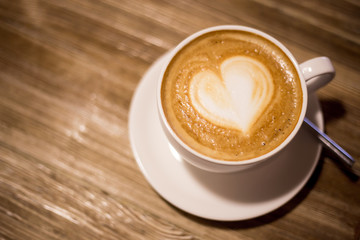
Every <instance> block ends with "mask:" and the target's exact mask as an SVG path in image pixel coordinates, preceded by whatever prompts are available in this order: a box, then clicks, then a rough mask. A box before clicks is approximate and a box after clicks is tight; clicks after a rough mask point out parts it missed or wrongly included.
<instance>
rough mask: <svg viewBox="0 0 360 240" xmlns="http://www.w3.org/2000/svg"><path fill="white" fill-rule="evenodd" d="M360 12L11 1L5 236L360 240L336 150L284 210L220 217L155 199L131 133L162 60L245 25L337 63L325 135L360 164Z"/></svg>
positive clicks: (1, 181) (5, 44)
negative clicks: (138, 95) (148, 79)
mask: <svg viewBox="0 0 360 240" xmlns="http://www.w3.org/2000/svg"><path fill="white" fill-rule="evenodd" d="M359 13H360V2H359V1H356V0H346V1H331V0H327V1H320V0H315V1H295V0H291V1H275V0H257V1H245V0H239V1H235V0H226V1H208V0H199V1H189V0H185V1H170V0H159V1H133V0H129V1H118V0H102V1H95V0H74V1H70V0H63V1H56V0H52V1H45V0H33V1H30V0H23V1H20V0H16V1H6V0H1V1H0V239H86V240H89V239H341V240H343V239H359V237H360V186H359V182H358V181H357V179H356V178H354V177H353V176H352V175H349V174H345V173H344V171H342V170H341V169H340V168H339V167H338V165H337V163H336V162H335V161H334V160H333V159H332V157H331V158H330V157H329V156H331V155H330V154H329V152H327V151H323V152H322V155H321V158H320V161H319V164H318V166H317V168H316V170H315V172H314V173H313V175H312V177H311V178H310V180H309V181H308V182H307V184H306V185H305V187H304V188H303V189H302V190H301V191H300V192H299V193H298V194H297V195H296V196H295V198H293V199H292V200H291V201H290V202H288V203H287V204H285V205H284V206H282V207H280V208H279V209H277V210H275V211H273V212H271V213H269V214H266V215H264V216H261V217H258V218H255V219H251V220H246V221H236V222H221V221H210V220H206V219H202V218H199V217H196V216H193V215H191V214H188V213H186V212H184V211H182V210H180V209H177V208H175V207H173V206H172V204H170V203H168V202H166V201H165V200H164V199H163V198H161V197H160V196H159V195H158V194H157V193H156V192H155V191H154V189H153V188H152V187H151V186H150V184H149V183H148V182H147V180H146V179H145V177H144V176H143V174H142V172H141V171H140V168H139V167H138V165H137V164H136V161H135V157H134V154H133V152H132V150H131V147H130V141H129V132H128V117H129V109H130V103H131V99H132V96H133V93H134V91H135V89H136V87H137V85H138V83H139V82H140V80H141V78H142V76H143V74H144V73H145V72H146V70H147V69H148V68H149V67H150V66H151V65H152V63H153V62H154V61H155V60H156V59H158V58H159V57H160V56H161V55H162V54H164V53H166V52H167V51H168V50H169V49H171V48H173V47H174V46H175V45H176V44H177V43H179V42H180V41H181V40H182V39H184V38H185V37H186V36H188V35H189V34H191V33H194V32H196V31H198V30H200V29H203V28H205V27H209V26H214V25H220V24H238V25H246V26H251V27H255V28H258V29H260V30H263V31H265V32H267V33H269V34H271V35H273V36H274V37H276V38H277V39H279V40H280V41H281V42H283V43H284V44H285V45H286V46H287V47H288V48H289V49H290V50H291V51H292V52H293V54H294V55H295V57H296V58H297V60H298V61H299V62H302V61H304V60H306V59H309V58H312V57H316V56H320V55H326V56H328V57H330V58H331V59H332V61H333V63H334V66H335V68H336V71H337V75H336V77H335V79H334V81H332V82H331V83H330V84H329V85H328V86H326V87H325V88H323V89H321V90H320V91H319V92H318V96H319V99H320V103H321V106H322V109H323V113H324V120H325V129H326V132H327V133H328V134H329V135H330V136H331V137H332V138H333V139H334V140H335V141H336V142H338V143H339V144H340V145H342V146H344V148H345V149H346V150H348V152H349V153H350V154H352V155H353V156H354V157H355V158H356V159H357V160H359V159H360V81H359V73H360V68H359V66H360V14H359ZM357 165H359V162H358V163H357ZM165 181H166V180H165Z"/></svg>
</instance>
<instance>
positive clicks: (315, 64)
mask: <svg viewBox="0 0 360 240" xmlns="http://www.w3.org/2000/svg"><path fill="white" fill-rule="evenodd" d="M219 30H239V31H245V32H250V33H253V34H257V35H260V36H262V37H263V38H265V39H267V40H269V41H271V42H272V43H274V44H275V45H277V46H278V47H279V48H280V49H281V50H282V51H283V52H284V53H285V54H286V55H287V56H288V58H289V59H290V60H291V61H292V63H293V66H294V67H295V68H296V70H297V73H298V75H299V77H300V81H301V90H302V96H303V99H302V105H303V106H302V110H301V113H300V117H299V119H298V122H297V124H296V126H295V128H294V129H293V130H292V132H291V133H290V134H289V135H288V137H287V138H286V139H285V140H284V141H283V142H282V143H281V144H280V145H279V146H277V147H276V148H275V149H273V150H272V151H270V152H268V153H266V154H264V155H261V156H258V157H255V158H251V159H246V160H241V161H224V160H218V159H214V158H211V157H208V156H205V155H203V154H201V153H199V152H197V151H195V150H194V149H193V148H192V147H191V146H188V145H187V144H185V143H184V142H183V141H182V140H181V139H180V138H179V137H178V136H177V135H176V133H175V132H174V130H173V129H172V128H171V126H170V124H169V123H168V121H167V119H166V116H165V113H164V110H163V106H162V100H161V86H162V81H163V76H164V73H165V71H166V69H167V67H168V64H169V63H170V61H171V60H172V58H173V57H174V56H175V55H176V54H177V53H178V52H179V51H180V50H181V49H182V48H183V47H184V46H186V45H187V44H189V43H190V42H191V41H192V40H194V39H196V38H198V37H199V36H202V35H204V34H206V33H209V32H213V31H219ZM334 76H335V70H334V67H333V65H332V63H331V61H330V59H329V58H327V57H317V58H313V59H310V60H308V61H306V62H304V63H302V64H298V63H297V61H296V60H295V58H294V56H293V55H292V54H291V53H290V51H289V50H288V49H287V48H286V47H285V46H284V45H283V44H282V43H280V42H279V41H278V40H276V39H275V38H273V37H271V36H270V35H268V34H266V33H264V32H262V31H259V30H256V29H254V28H250V27H245V26H237V25H223V26H216V27H211V28H207V29H204V30H201V31H199V32H196V33H194V34H192V35H191V36H189V37H188V38H186V39H185V40H183V41H182V42H181V43H180V44H179V45H177V46H176V47H175V48H174V49H173V50H172V51H171V52H170V53H169V56H168V58H167V60H166V61H165V64H164V66H163V69H162V72H161V74H160V79H159V84H158V88H157V106H158V112H159V116H160V117H159V119H160V122H161V125H162V128H163V131H164V133H165V135H166V137H167V139H168V141H169V144H170V146H171V148H172V151H176V152H177V154H178V155H179V156H181V158H182V159H184V160H186V161H187V162H189V163H190V164H192V165H194V166H196V167H198V168H201V169H203V170H206V171H211V172H221V173H226V172H234V171H239V170H244V169H247V168H249V167H252V166H255V165H257V164H259V163H262V162H265V161H266V160H269V159H272V158H273V157H274V155H276V154H278V153H279V152H280V151H281V150H283V149H284V148H285V147H286V146H287V145H288V144H289V143H290V142H291V141H292V140H293V138H294V136H295V135H296V134H297V132H298V131H299V129H300V127H301V125H302V123H303V120H304V117H305V113H306V109H307V105H308V93H309V92H313V91H316V90H317V89H319V88H320V87H322V86H324V85H326V84H327V83H328V82H329V81H331V80H332V79H333V77H334Z"/></svg>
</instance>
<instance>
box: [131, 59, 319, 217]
mask: <svg viewBox="0 0 360 240" xmlns="http://www.w3.org/2000/svg"><path fill="white" fill-rule="evenodd" d="M166 55H167V54H164V55H163V56H161V57H159V58H158V59H157V60H156V61H155V62H154V63H153V64H152V65H151V66H150V67H149V68H148V70H147V71H146V72H145V74H144V75H143V77H142V78H141V80H140V83H139V84H138V86H137V88H136V90H135V92H134V95H133V98H132V101H131V104H130V110H129V137H130V144H131V148H132V151H133V154H134V157H135V160H136V162H137V164H138V166H139V168H140V170H141V172H142V174H143V175H144V176H145V178H146V180H147V181H148V183H149V184H150V185H151V186H152V188H153V189H154V190H155V191H156V192H157V193H158V194H159V195H160V196H161V197H162V198H163V199H164V200H166V201H167V202H169V203H170V204H172V205H173V206H175V207H177V208H179V209H181V210H183V211H185V212H188V213H190V214H192V215H196V216H198V217H202V218H205V219H210V220H217V221H239V220H247V219H252V218H256V217H258V216H262V215H265V214H268V213H270V212H272V211H274V210H276V209H278V208H279V207H281V206H283V205H284V204H286V203H287V202H288V201H290V200H291V199H293V198H294V196H296V194H298V193H299V192H300V191H301V189H302V188H303V187H304V186H305V184H306V183H307V182H308V181H309V179H310V177H311V176H312V174H313V173H314V170H315V168H316V166H317V164H318V161H319V158H320V154H321V150H322V147H318V149H317V152H316V156H315V157H314V161H313V163H312V166H311V169H310V171H308V173H307V175H306V176H304V178H303V179H304V180H303V181H302V183H301V184H299V185H297V186H295V187H294V189H292V191H291V192H292V194H291V196H289V197H288V200H287V201H285V202H283V203H282V204H280V205H279V206H277V207H275V208H273V209H272V210H269V211H267V212H264V213H261V214H258V215H254V216H252V217H250V218H239V217H235V218H228V217H221V216H218V217H216V218H214V217H210V216H204V215H203V214H198V213H196V212H194V211H188V210H187V209H184V208H183V207H182V206H179V204H176V203H174V202H172V201H170V200H169V199H168V198H167V197H166V196H164V193H162V192H161V191H160V190H159V189H158V187H157V186H156V183H154V182H153V180H152V179H151V177H150V176H149V174H148V172H147V170H146V168H145V166H144V164H143V162H142V161H141V159H140V156H139V153H138V152H137V151H136V146H135V142H134V141H135V140H134V139H133V136H132V134H131V129H133V126H132V124H133V123H132V121H131V119H132V115H133V109H134V108H133V104H134V99H135V98H136V96H137V94H139V89H140V88H141V87H142V84H144V81H145V80H146V79H147V78H148V75H150V73H151V71H152V70H154V69H153V68H155V67H157V65H158V64H159V63H160V62H162V61H165V57H166ZM315 98H316V101H317V105H318V106H319V108H320V105H319V101H318V98H317V97H315ZM316 114H318V116H317V118H318V122H317V124H318V125H319V128H320V129H323V128H324V118H323V113H322V111H321V108H320V109H319V110H318V111H317V112H316Z"/></svg>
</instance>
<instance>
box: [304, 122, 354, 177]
mask: <svg viewBox="0 0 360 240" xmlns="http://www.w3.org/2000/svg"><path fill="white" fill-rule="evenodd" d="M304 122H305V123H306V124H307V125H308V126H309V127H310V129H312V130H313V133H314V134H315V135H316V136H317V137H318V139H319V140H320V141H321V143H322V144H323V146H324V147H326V148H327V149H328V150H330V151H331V152H333V153H334V154H335V155H336V156H337V157H338V158H339V160H340V161H341V162H342V163H343V164H344V165H345V166H346V167H347V168H348V169H350V170H351V171H352V172H353V173H354V174H355V175H357V176H360V172H359V171H358V170H356V169H354V168H353V165H354V163H355V159H354V158H353V157H352V156H351V155H350V154H349V153H347V152H346V151H345V150H344V149H343V148H342V147H340V146H339V145H338V144H337V143H336V142H334V140H332V139H331V138H330V137H329V136H328V135H326V134H325V133H324V132H323V131H321V130H320V129H319V128H318V127H317V126H316V125H315V124H314V123H312V122H311V121H310V120H309V119H308V118H306V117H305V119H304Z"/></svg>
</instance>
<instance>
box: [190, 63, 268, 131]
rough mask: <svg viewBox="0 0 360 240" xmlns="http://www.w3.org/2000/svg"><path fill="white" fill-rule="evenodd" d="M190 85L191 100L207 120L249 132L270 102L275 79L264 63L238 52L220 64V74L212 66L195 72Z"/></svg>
mask: <svg viewBox="0 0 360 240" xmlns="http://www.w3.org/2000/svg"><path fill="white" fill-rule="evenodd" d="M189 89H190V94H189V95H190V101H191V104H192V105H193V106H194V108H195V109H196V110H197V111H198V112H199V113H200V114H201V115H202V116H203V117H204V118H206V120H208V121H209V122H211V123H213V124H217V125H219V126H222V127H229V128H234V129H238V130H240V131H243V132H245V133H247V132H249V130H250V127H251V125H252V124H253V123H254V121H256V120H257V118H258V117H259V115H260V114H261V113H262V112H263V111H264V108H265V107H266V106H267V105H268V103H269V101H270V99H271V97H272V94H273V92H274V83H273V80H272V76H271V74H270V72H269V70H268V69H267V67H266V66H265V65H264V64H262V63H261V62H259V61H257V60H256V59H253V58H251V57H246V56H234V57H231V58H228V59H226V60H225V61H224V62H223V63H222V64H221V65H220V76H218V75H217V74H215V73H214V72H213V71H211V70H205V71H202V72H199V73H197V74H196V75H194V76H193V78H192V79H191V82H190V85H189Z"/></svg>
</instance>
